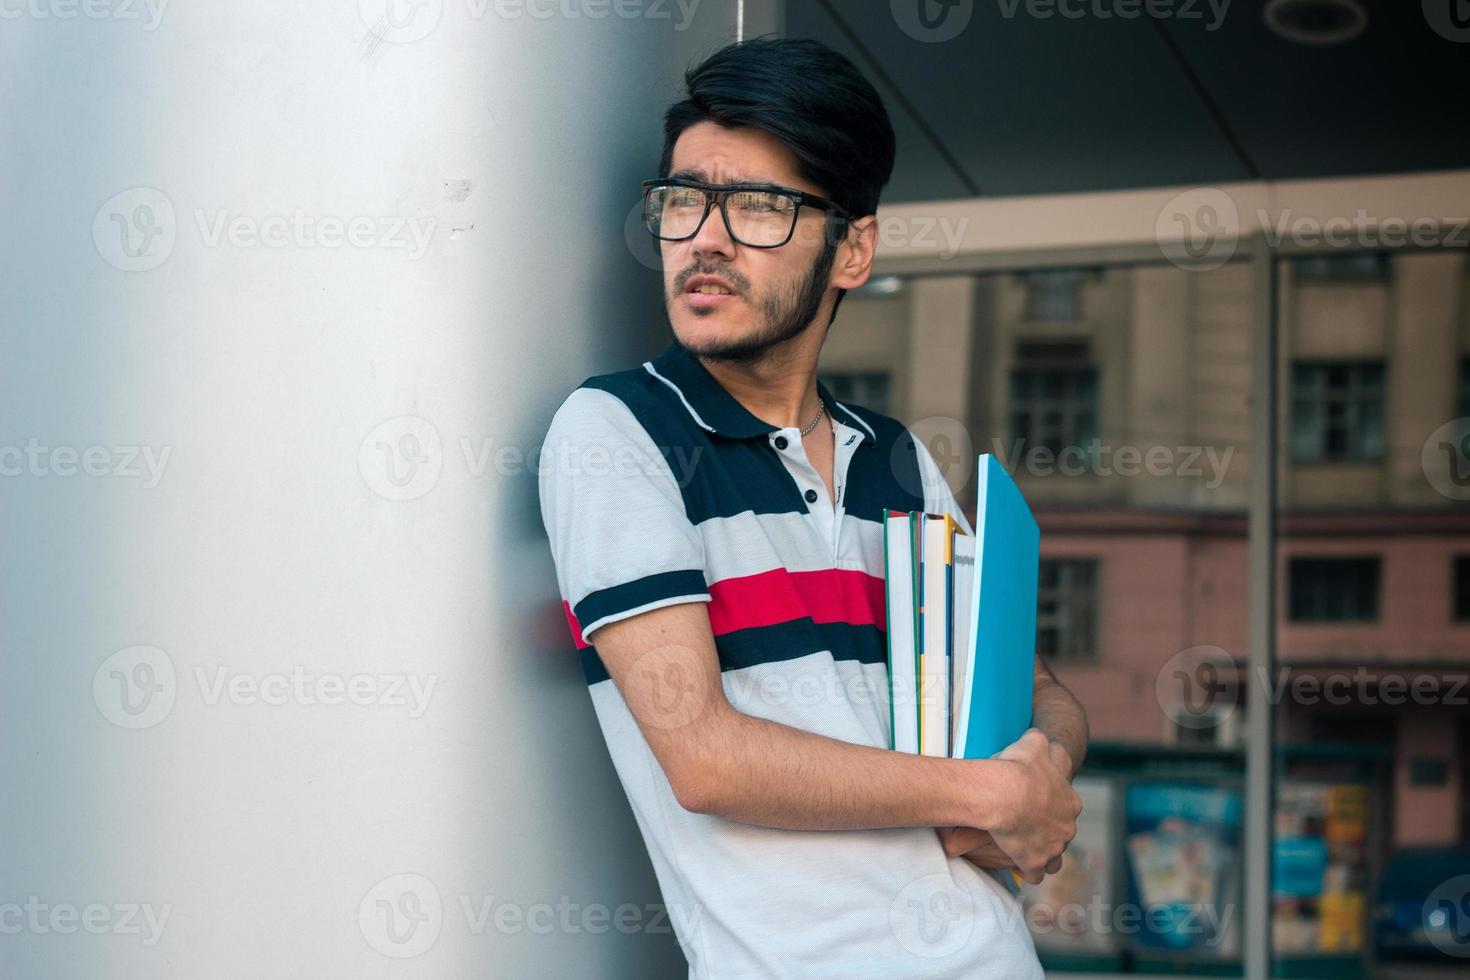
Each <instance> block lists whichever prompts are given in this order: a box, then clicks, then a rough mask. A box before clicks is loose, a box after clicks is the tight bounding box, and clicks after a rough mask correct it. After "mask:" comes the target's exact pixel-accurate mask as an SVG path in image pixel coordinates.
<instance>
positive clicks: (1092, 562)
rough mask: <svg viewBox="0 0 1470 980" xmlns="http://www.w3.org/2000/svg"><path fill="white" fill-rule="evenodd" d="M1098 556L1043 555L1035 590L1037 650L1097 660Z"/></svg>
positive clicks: (1068, 658)
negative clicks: (1051, 556) (1053, 556)
mask: <svg viewBox="0 0 1470 980" xmlns="http://www.w3.org/2000/svg"><path fill="white" fill-rule="evenodd" d="M1097 564H1098V563H1097V559H1095V558H1043V559H1042V560H1041V567H1040V569H1039V581H1038V582H1037V590H1036V652H1037V653H1040V654H1041V655H1042V656H1043V657H1047V658H1049V659H1053V660H1059V661H1066V662H1072V663H1096V662H1097V659H1098V650H1097Z"/></svg>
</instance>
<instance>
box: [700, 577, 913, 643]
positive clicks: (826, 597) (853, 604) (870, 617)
mask: <svg viewBox="0 0 1470 980" xmlns="http://www.w3.org/2000/svg"><path fill="white" fill-rule="evenodd" d="M709 594H710V604H709V621H710V627H711V628H712V629H713V630H714V634H715V635H716V636H721V635H723V634H725V633H732V632H734V631H735V630H742V629H750V628H752V627H756V626H771V625H774V624H776V623H785V622H788V621H790V620H793V619H801V618H802V617H803V616H810V617H811V619H812V621H813V622H817V623H851V624H852V625H853V626H877V627H878V628H879V629H883V628H884V627H885V626H886V625H887V617H886V614H885V606H884V596H883V578H882V577H881V576H878V575H869V574H868V573H867V572H861V571H854V570H851V569H845V568H824V569H821V570H820V571H815V572H788V571H787V570H786V569H784V568H773V569H771V570H770V571H768V572H758V573H756V574H755V575H742V576H740V577H738V578H726V579H721V580H720V581H718V582H712V583H711V584H710V587H709Z"/></svg>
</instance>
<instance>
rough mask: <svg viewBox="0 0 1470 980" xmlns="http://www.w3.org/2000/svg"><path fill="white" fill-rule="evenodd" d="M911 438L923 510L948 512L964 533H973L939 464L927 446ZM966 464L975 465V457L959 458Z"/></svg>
mask: <svg viewBox="0 0 1470 980" xmlns="http://www.w3.org/2000/svg"><path fill="white" fill-rule="evenodd" d="M910 435H912V433H910ZM913 440H914V450H915V451H916V452H917V453H918V456H919V475H920V479H921V480H922V481H923V484H924V510H925V511H926V512H928V513H930V514H949V515H950V516H951V517H953V518H954V519H955V521H956V522H957V523H958V524H959V525H960V527H962V528H964V530H965V533H966V534H974V533H975V529H974V528H972V527H971V526H970V519H969V518H968V517H966V516H965V512H964V510H963V509H962V508H961V507H960V502H959V501H958V500H956V499H955V495H954V491H953V490H952V489H950V486H949V480H948V479H946V478H945V475H944V472H943V471H942V470H940V468H939V464H938V463H936V462H935V461H934V457H933V456H931V455H930V454H929V447H928V446H926V445H924V440H922V439H920V438H919V437H918V436H913ZM966 464H967V465H970V466H975V465H976V463H975V457H970V459H969V460H961V465H966Z"/></svg>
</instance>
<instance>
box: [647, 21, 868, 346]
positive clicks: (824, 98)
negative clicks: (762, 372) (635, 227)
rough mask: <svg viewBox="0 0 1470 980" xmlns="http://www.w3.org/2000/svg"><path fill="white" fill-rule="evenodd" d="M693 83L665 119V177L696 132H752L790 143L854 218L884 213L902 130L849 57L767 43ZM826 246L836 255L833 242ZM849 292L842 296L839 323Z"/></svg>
mask: <svg viewBox="0 0 1470 980" xmlns="http://www.w3.org/2000/svg"><path fill="white" fill-rule="evenodd" d="M684 84H685V87H686V88H687V89H688V93H689V95H688V98H686V99H684V100H683V101H681V102H676V103H675V104H673V105H672V106H670V107H669V109H668V111H667V112H666V113H665V114H664V148H663V155H662V156H661V157H660V159H659V165H658V167H659V169H658V174H659V176H660V177H667V176H668V175H669V170H670V168H671V166H672V164H673V158H674V144H675V142H677V141H678V139H679V136H680V134H682V133H683V132H684V130H686V129H688V128H689V127H690V126H693V125H695V124H696V123H701V122H715V123H719V124H720V125H722V126H726V127H730V128H734V127H738V126H749V127H751V128H753V129H760V130H764V131H765V132H767V133H770V134H771V135H772V136H774V137H776V138H777V139H778V140H780V141H781V142H782V143H783V144H785V146H786V147H787V148H788V149H790V150H791V152H792V153H793V154H794V155H795V156H796V160H797V173H799V174H800V175H801V177H802V179H803V180H806V181H809V182H810V183H812V184H814V185H815V186H816V187H817V188H818V189H819V191H818V192H819V193H820V194H821V195H822V196H823V197H827V198H830V199H831V200H833V201H836V202H837V203H838V204H840V205H842V206H843V207H844V208H846V209H847V210H848V211H849V212H851V214H852V216H853V217H854V218H861V217H864V216H866V215H870V214H876V213H877V211H878V198H879V196H880V194H881V193H882V190H883V185H885V184H887V183H888V178H889V177H890V176H892V174H893V158H894V154H895V150H896V141H895V139H894V136H893V126H892V124H891V123H890V122H889V121H888V112H887V110H886V109H885V108H884V106H883V100H882V98H881V97H880V96H879V95H878V91H877V89H875V88H873V86H872V83H870V82H869V81H868V80H867V79H866V78H865V77H863V74H862V73H861V72H860V71H858V70H857V68H856V67H855V66H854V65H853V63H852V62H851V61H849V60H848V59H847V58H845V57H844V56H843V55H841V54H839V53H837V52H836V51H833V50H832V49H831V48H829V47H827V46H826V45H824V44H822V43H820V42H818V41H813V40H809V39H805V38H783V37H772V36H768V35H763V36H761V37H755V38H751V39H749V40H746V41H737V42H736V43H734V44H729V45H726V46H725V47H723V48H721V49H720V50H718V51H716V52H715V53H714V54H712V55H710V56H709V57H708V58H706V59H705V60H704V61H703V62H701V63H700V64H698V65H696V66H695V67H693V68H691V69H689V70H688V71H686V72H685V73H684ZM829 220H830V216H829ZM829 227H830V225H829ZM842 227H844V228H845V225H842ZM825 241H826V242H827V243H828V244H827V248H828V249H832V250H835V243H833V242H832V240H831V236H827V237H826V238H825ZM819 265H820V263H819ZM828 268H830V263H828ZM846 292H847V290H845V289H840V290H838V291H837V302H836V303H834V304H833V306H832V319H836V318H837V307H838V306H840V305H841V303H842V297H843V295H844V294H845V293H846ZM830 323H831V320H829V321H828V324H829V325H830Z"/></svg>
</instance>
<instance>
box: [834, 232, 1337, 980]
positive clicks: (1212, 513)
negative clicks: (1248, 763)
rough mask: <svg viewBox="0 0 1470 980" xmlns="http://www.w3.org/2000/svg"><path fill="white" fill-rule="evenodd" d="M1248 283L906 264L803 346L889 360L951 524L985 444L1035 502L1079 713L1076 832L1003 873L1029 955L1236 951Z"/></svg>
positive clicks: (1060, 642) (852, 363)
mask: <svg viewBox="0 0 1470 980" xmlns="http://www.w3.org/2000/svg"><path fill="white" fill-rule="evenodd" d="M1251 289H1252V271H1251V268H1250V265H1249V263H1247V262H1242V261H1237V262H1232V263H1228V264H1226V265H1224V266H1223V267H1220V268H1216V269H1213V270H1211V271H1208V272H1192V271H1186V270H1183V269H1180V268H1176V267H1175V266H1172V265H1168V264H1162V263H1161V264H1157V265H1154V264H1149V265H1116V264H1115V265H1110V266H1104V267H1099V268H1097V269H1095V270H1090V271H1088V272H1086V273H1080V272H1076V271H1067V272H1066V274H1065V275H1062V274H1058V273H1052V272H1042V271H1037V272H1034V273H1033V272H1020V273H1016V272H999V273H994V274H981V275H975V276H972V277H969V278H968V280H967V285H966V286H965V287H964V288H958V287H957V286H956V277H955V276H953V275H948V276H934V277H930V278H925V277H913V278H908V279H906V280H904V283H903V287H902V289H900V290H898V291H897V292H896V293H892V294H888V295H884V296H868V295H861V294H858V293H854V294H853V295H852V296H851V297H850V298H849V299H847V300H845V303H844V306H843V309H842V322H841V324H840V329H836V330H834V331H833V332H832V334H831V335H830V337H829V339H828V341H827V343H826V346H825V347H824V350H823V354H822V357H823V365H824V369H825V370H832V371H861V370H867V369H871V368H872V366H873V365H876V364H888V365H892V366H894V367H893V368H892V372H893V383H892V385H891V387H890V394H891V408H892V411H891V414H893V415H894V416H896V417H897V418H899V419H900V420H901V421H903V422H904V423H905V424H907V425H908V426H909V427H910V428H911V430H913V431H914V432H915V434H916V435H918V436H919V437H920V438H930V437H932V438H933V439H935V444H936V445H937V444H938V443H937V440H938V439H939V438H940V437H943V438H945V439H947V440H948V444H949V446H950V447H951V448H950V450H949V452H948V453H947V454H946V456H945V457H940V455H939V454H938V453H935V455H936V458H947V459H948V460H950V461H951V463H950V469H949V470H948V471H947V473H946V476H947V477H948V479H949V481H950V484H951V487H952V488H953V489H954V491H955V494H956V497H957V499H958V500H959V501H960V502H961V504H962V506H963V507H964V508H965V509H966V511H967V513H968V515H969V516H970V518H971V522H972V524H973V523H974V522H975V518H976V514H975V479H974V474H973V472H971V470H972V468H973V466H974V463H975V457H976V454H979V453H992V454H994V455H996V456H997V457H998V458H999V459H1000V460H1001V461H1002V462H1003V463H1004V464H1005V465H1006V466H1007V468H1008V469H1009V470H1010V471H1011V472H1012V473H1013V474H1014V475H1015V477H1016V480H1017V482H1018V485H1019V486H1020V487H1021V490H1022V493H1023V494H1024V495H1025V497H1026V499H1027V501H1028V502H1029V503H1030V505H1031V507H1032V509H1033V512H1034V513H1035V515H1036V517H1037V520H1038V523H1039V524H1040V526H1041V530H1042V538H1041V542H1042V543H1041V547H1042V562H1041V565H1040V568H1039V570H1038V602H1037V630H1036V647H1037V649H1038V650H1039V651H1040V652H1041V654H1042V656H1043V657H1044V658H1045V660H1046V661H1047V663H1048V665H1049V666H1050V667H1051V669H1052V670H1053V671H1054V672H1055V673H1056V675H1057V677H1058V678H1059V679H1060V680H1061V682H1062V683H1063V684H1064V685H1066V686H1067V687H1068V689H1069V690H1071V691H1072V692H1073V694H1074V695H1075V696H1076V697H1077V698H1078V699H1079V700H1081V701H1082V703H1083V705H1084V707H1085V708H1086V709H1087V712H1088V720H1089V724H1090V726H1091V735H1092V743H1091V746H1090V748H1089V753H1088V756H1087V760H1086V763H1085V766H1084V768H1083V770H1082V771H1081V772H1080V773H1079V774H1078V776H1077V778H1076V780H1075V781H1074V785H1075V786H1076V787H1077V790H1078V793H1079V795H1080V796H1082V798H1083V801H1084V811H1083V815H1082V819H1081V821H1080V823H1079V828H1078V836H1077V838H1076V839H1075V840H1074V841H1073V842H1072V845H1071V847H1070V848H1069V849H1068V851H1067V855H1066V857H1065V858H1064V865H1063V869H1062V871H1061V872H1059V873H1058V874H1055V875H1052V876H1049V877H1048V878H1047V879H1046V881H1045V882H1044V883H1043V884H1042V885H1041V886H1038V887H1034V888H1033V887H1029V886H1028V888H1027V889H1026V891H1025V903H1026V907H1027V912H1028V924H1029V925H1030V927H1031V929H1032V934H1033V936H1034V939H1035V942H1036V945H1037V948H1038V951H1039V952H1040V955H1041V957H1042V959H1043V962H1044V964H1045V965H1046V967H1047V970H1048V975H1050V976H1057V975H1064V974H1065V973H1067V972H1068V971H1082V972H1085V973H1089V974H1105V973H1109V972H1133V973H1164V974H1170V975H1176V976H1177V975H1185V974H1209V975H1216V976H1219V975H1226V976H1228V975H1237V976H1238V975H1239V974H1240V970H1241V967H1240V962H1241V948H1242V947H1241V926H1240V920H1241V906H1240V902H1241V897H1240V896H1241V889H1242V859H1243V855H1244V822H1243V819H1244V808H1245V802H1246V795H1245V788H1244V751H1243V741H1242V738H1243V732H1244V724H1243V720H1244V718H1245V712H1246V710H1247V707H1248V706H1247V705H1246V704H1244V703H1242V702H1243V698H1244V696H1245V685H1244V683H1243V679H1244V677H1245V656H1246V643H1247V632H1246V629H1247V622H1248V618H1249V617H1248V615H1247V605H1246V604H1247V594H1248V593H1247V589H1246V582H1245V579H1246V569H1247V561H1246V555H1247V545H1246V541H1247V539H1246V530H1247V525H1246V506H1247V500H1248V487H1249V484H1248V461H1249V460H1248V458H1249V455H1250V440H1249V436H1250V416H1249V408H1248V405H1249V395H1250V386H1251V361H1250V351H1251V330H1252V325H1251V323H1250V320H1249V315H1250V310H1251V303H1250V297H1251ZM849 304H850V305H849ZM918 311H922V313H919V312H918ZM1063 314H1065V315H1063ZM919 315H922V316H923V317H924V318H925V321H924V323H923V333H922V336H923V337H924V338H925V343H924V344H923V345H915V343H914V341H913V338H914V337H915V336H916V332H915V331H914V329H913V318H914V317H915V316H919ZM956 351H968V352H970V353H969V355H968V357H967V360H966V367H965V369H964V370H963V371H956V370H955V369H954V368H955V365H954V361H955V352H956ZM936 378H942V379H943V381H942V382H936V380H935V379H936ZM1304 382H1305V383H1306V384H1307V385H1308V386H1309V387H1311V388H1312V389H1313V390H1316V389H1317V388H1318V387H1320V388H1321V389H1322V390H1325V388H1326V383H1327V382H1326V378H1325V377H1323V376H1322V375H1320V374H1311V375H1310V376H1305V377H1304ZM1318 401H1319V400H1318V399H1315V398H1314V399H1313V404H1317V403H1318ZM1324 425H1325V416H1324V421H1321V422H1318V423H1316V425H1315V426H1314V428H1313V429H1312V430H1311V434H1312V444H1313V445H1317V444H1319V443H1320V439H1321V431H1322V426H1324ZM1305 438H1306V437H1305V436H1304V437H1303V439H1304V440H1305ZM957 439H958V440H961V441H962V442H963V441H967V442H968V445H967V446H966V445H960V446H959V448H958V449H955V448H953V447H955V446H956V440H957ZM932 448H933V447H932V445H931V449H932ZM942 465H943V464H942Z"/></svg>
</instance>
